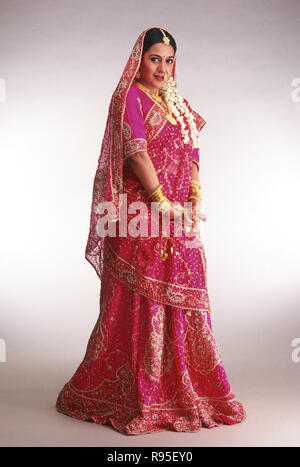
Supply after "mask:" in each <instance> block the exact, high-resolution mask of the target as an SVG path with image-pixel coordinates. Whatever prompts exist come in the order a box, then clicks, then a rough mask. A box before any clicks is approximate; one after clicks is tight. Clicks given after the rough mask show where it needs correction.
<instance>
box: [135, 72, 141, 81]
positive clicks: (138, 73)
mask: <svg viewBox="0 0 300 467" xmlns="http://www.w3.org/2000/svg"><path fill="white" fill-rule="evenodd" d="M140 76H141V73H140V72H139V71H138V72H137V74H136V75H135V77H136V79H139V78H140Z"/></svg>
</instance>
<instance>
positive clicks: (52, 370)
mask: <svg viewBox="0 0 300 467" xmlns="http://www.w3.org/2000/svg"><path fill="white" fill-rule="evenodd" d="M299 18H300V3H299V1H297V0H287V1H285V2H283V1H280V0H269V1H266V0H265V1H261V0H253V1H251V2H248V1H245V0H227V1H226V2H224V1H222V0H209V1H208V0H207V1H204V0H200V1H188V2H184V3H180V2H174V1H169V0H165V1H164V2H158V1H157V0H154V1H152V2H149V4H148V5H147V4H145V3H141V2H140V1H137V0H133V1H131V2H130V3H128V2H121V1H117V0H112V1H109V2H104V1H98V2H97V1H96V0H94V1H92V0H87V1H85V2H80V1H78V0H72V1H71V0H59V1H56V2H51V1H48V0H42V1H37V0H36V1H35V0H27V1H21V0H14V1H9V0H5V1H3V0H1V15H0V23H1V24H0V65H1V66H0V118H1V130H0V131H1V134H0V136H1V138H0V150H1V184H0V190H1V214H2V223H1V243H0V248H1V251H0V254H1V289H2V291H1V322H0V326H1V327H0V344H1V345H0V352H1V355H0V360H1V359H2V362H0V378H1V394H2V405H1V411H2V416H1V417H0V420H1V421H0V424H1V427H0V443H2V444H3V445H47V444H56V445H59V444H61V443H63V441H62V440H61V439H60V437H59V434H60V433H61V434H63V435H64V437H65V438H64V442H65V443H68V444H69V445H72V444H75V445H76V443H78V439H79V438H80V443H82V444H85V445H89V444H91V445H92V444H93V443H94V444H95V445H101V444H102V445H103V444H105V445H109V443H111V445H118V443H119V444H120V439H121V441H122V442H123V443H125V444H126V443H127V444H126V445H134V443H136V441H137V438H136V437H128V438H126V437H125V439H124V437H121V435H119V434H118V433H115V432H113V430H110V429H109V428H108V427H101V426H91V424H87V423H84V422H79V421H75V420H71V419H69V418H68V417H65V416H63V415H61V414H57V413H56V412H55V409H54V404H55V400H56V397H57V394H58V391H59V390H60V389H61V387H62V385H63V384H64V383H65V382H66V381H67V380H68V379H69V378H70V377H71V376H72V375H73V373H74V371H75V370H76V368H77V366H78V365H79V363H80V362H81V360H82V358H83V356H84V353H85V350H86V345H87V342H88V338H89V336H90V334H91V332H92V329H93V327H94V324H95V322H96V320H97V318H98V313H99V303H98V302H99V292H100V283H99V280H98V278H97V276H96V274H95V271H94V270H93V268H92V267H91V265H90V264H89V263H88V262H87V261H86V260H85V259H84V249H85V245H86V241H87V236H88V230H89V216H90V205H91V197H92V184H93V178H94V174H95V170H96V166H97V160H98V154H99V151H100V145H101V141H102V137H103V133H104V129H105V123H106V118H107V113H108V105H109V101H110V98H111V95H112V92H113V91H114V89H115V87H116V85H117V83H118V81H119V78H120V76H121V73H122V71H123V68H124V66H125V64H126V62H127V59H128V57H129V54H130V52H131V49H132V47H133V45H134V43H135V41H136V39H137V37H138V35H139V34H140V33H141V32H142V31H143V30H144V29H147V28H149V27H163V28H165V29H167V30H168V31H169V32H170V33H171V34H172V35H173V36H174V38H175V40H176V42H177V46H178V51H177V68H176V70H177V85H178V89H179V92H180V94H181V95H182V96H184V97H186V98H187V99H188V100H189V102H190V103H191V105H192V107H193V108H194V109H195V110H196V111H197V112H199V113H200V115H201V116H203V118H205V120H206V121H207V123H206V125H205V127H204V128H203V130H202V131H201V133H200V142H201V149H200V153H201V155H200V181H201V184H202V192H203V197H204V209H203V210H204V212H205V214H206V216H207V221H206V223H205V224H203V223H202V224H201V229H202V232H203V240H204V245H205V249H206V256H207V266H208V271H207V273H208V289H209V295H210V301H211V306H212V310H211V312H212V326H213V331H214V335H215V337H216V340H217V343H218V346H219V350H220V353H221V356H222V359H223V362H224V365H225V369H226V371H227V375H228V378H229V381H230V383H231V386H232V390H233V392H234V393H235V395H236V397H237V398H238V399H239V400H240V401H241V402H242V403H243V404H244V406H245V409H246V412H247V414H248V418H247V420H246V421H245V422H244V423H243V424H240V425H238V426H234V427H230V428H229V430H226V431H224V430H223V428H217V429H216V430H212V431H210V430H206V431H205V430H201V432H199V433H198V434H189V437H188V438H187V437H184V438H183V439H181V440H180V443H181V444H180V445H184V444H183V443H187V444H189V443H190V444H189V445H191V444H193V443H195V444H197V445H200V444H201V443H202V444H205V443H207V444H209V443H210V444H213V443H215V444H224V445H225V444H226V445H229V444H233V445H238V444H243V445H247V444H252V443H257V444H259V443H260V444H269V445H270V444H273V445H276V444H277V445H283V444H285V445H288V444H291V445H292V444H293V443H294V445H295V444H297V442H298V441H297V436H296V433H297V431H298V432H299V428H300V423H299V421H298V417H297V416H296V414H297V412H298V410H299V396H298V394H299V389H300V377H299V375H300V362H298V359H299V358H300V352H298V353H297V351H296V350H295V351H294V358H292V351H293V347H292V341H293V339H295V338H300V318H299V308H300V303H299V302H300V291H299V264H300V253H299V245H298V239H299V234H300V229H299V218H298V212H299V199H300V196H299V195H300V193H299V176H300V172H299V169H300V157H299V156H300V154H299V152H300V151H299V148H300V136H299V123H300V50H299V41H300V19H299ZM298 345H299V344H298ZM5 350H6V352H5ZM298 356H299V358H298ZM37 401H39V402H38V403H37ZM36 404H37V405H36ZM29 421H30V427H31V428H30V429H25V427H27V426H28V422H29ZM92 425H93V424H92ZM54 427H55V432H56V433H57V438H55V437H54V438H53V436H54V435H53V432H54ZM74 428H76V429H75V432H74V431H73V430H74ZM76 430H77V431H76ZM207 431H208V432H207ZM100 434H101V435H100ZM105 436H106V438H105ZM172 436H174V433H170V432H166V433H163V434H157V435H151V437H145V438H144V437H139V442H140V443H142V441H141V440H142V439H143V440H144V443H145V444H144V445H146V443H148V444H150V445H151V444H153V443H156V444H158V443H161V442H163V441H162V440H163V439H165V440H167V442H168V445H171V444H172V443H175V445H176V443H177V445H178V439H179V438H178V435H176V440H175V438H173V437H172ZM179 436H181V435H179ZM1 440H2V441H1ZM104 440H105V441H104Z"/></svg>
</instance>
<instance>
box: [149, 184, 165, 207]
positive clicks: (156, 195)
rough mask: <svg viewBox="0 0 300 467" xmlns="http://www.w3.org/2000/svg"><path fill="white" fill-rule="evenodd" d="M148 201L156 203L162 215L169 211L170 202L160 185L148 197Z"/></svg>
mask: <svg viewBox="0 0 300 467" xmlns="http://www.w3.org/2000/svg"><path fill="white" fill-rule="evenodd" d="M148 199H149V200H150V201H154V202H156V203H158V211H159V212H160V213H162V214H163V213H164V212H166V211H168V210H169V209H170V205H171V201H170V200H168V198H167V197H166V195H165V194H164V192H163V188H162V185H161V184H160V185H158V187H157V188H155V190H154V191H152V193H150V195H148Z"/></svg>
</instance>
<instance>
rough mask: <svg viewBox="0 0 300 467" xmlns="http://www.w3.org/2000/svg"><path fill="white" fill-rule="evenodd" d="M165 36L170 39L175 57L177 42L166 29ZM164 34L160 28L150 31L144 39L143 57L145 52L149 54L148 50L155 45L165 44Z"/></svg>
mask: <svg viewBox="0 0 300 467" xmlns="http://www.w3.org/2000/svg"><path fill="white" fill-rule="evenodd" d="M163 31H164V33H165V35H166V36H167V37H168V38H169V39H170V45H171V46H172V47H173V49H174V55H175V54H176V49H177V46H176V42H175V40H174V38H173V37H172V36H171V34H169V33H168V32H167V31H166V30H165V29H164V30H163ZM163 37H164V36H163V33H162V32H161V30H160V29H159V28H151V29H149V30H148V31H147V32H146V34H145V37H144V47H143V55H144V53H145V52H147V50H148V49H150V47H151V46H152V45H154V44H157V43H159V42H163Z"/></svg>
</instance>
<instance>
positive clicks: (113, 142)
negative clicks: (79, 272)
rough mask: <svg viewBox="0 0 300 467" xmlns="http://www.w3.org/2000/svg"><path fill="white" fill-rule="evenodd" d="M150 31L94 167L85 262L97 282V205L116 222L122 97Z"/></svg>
mask: <svg viewBox="0 0 300 467" xmlns="http://www.w3.org/2000/svg"><path fill="white" fill-rule="evenodd" d="M153 27H154V26H153ZM153 27H151V28H148V29H146V30H145V31H143V32H142V33H141V34H140V35H139V37H138V38H137V40H136V42H135V44H134V46H133V49H132V51H131V54H130V56H129V58H128V61H127V63H126V65H125V68H124V70H123V73H122V76H121V78H120V80H119V82H118V85H117V87H116V89H115V91H114V92H113V95H112V98H111V101H110V105H109V111H108V117H107V121H106V127H105V132H104V136H103V140H102V144H101V150H100V155H99V159H98V166H97V170H96V174H95V177H94V185H93V195H92V206H91V214H90V228H89V236H88V241H87V245H86V249H85V258H86V259H87V261H89V262H90V263H91V265H92V266H93V267H94V268H95V270H96V273H97V274H98V276H99V278H100V280H101V279H102V273H103V266H104V241H105V237H101V236H99V235H98V233H97V228H96V227H97V223H98V221H99V220H100V219H101V217H103V216H104V215H106V213H102V212H99V203H104V202H106V203H110V205H111V207H112V217H111V215H110V222H116V221H117V220H118V219H119V214H120V209H119V194H120V193H122V190H123V162H124V156H123V144H122V128H123V116H124V111H125V104H126V96H127V93H128V90H129V88H130V86H131V84H132V82H133V80H134V78H135V75H136V73H137V71H138V69H139V67H140V64H141V60H142V52H143V46H144V37H145V34H146V32H147V31H149V29H152V28H153ZM161 29H163V28H161ZM175 67H176V60H175V61H174V65H173V71H172V77H173V80H174V83H175V86H176V75H175ZM102 206H103V205H102Z"/></svg>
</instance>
